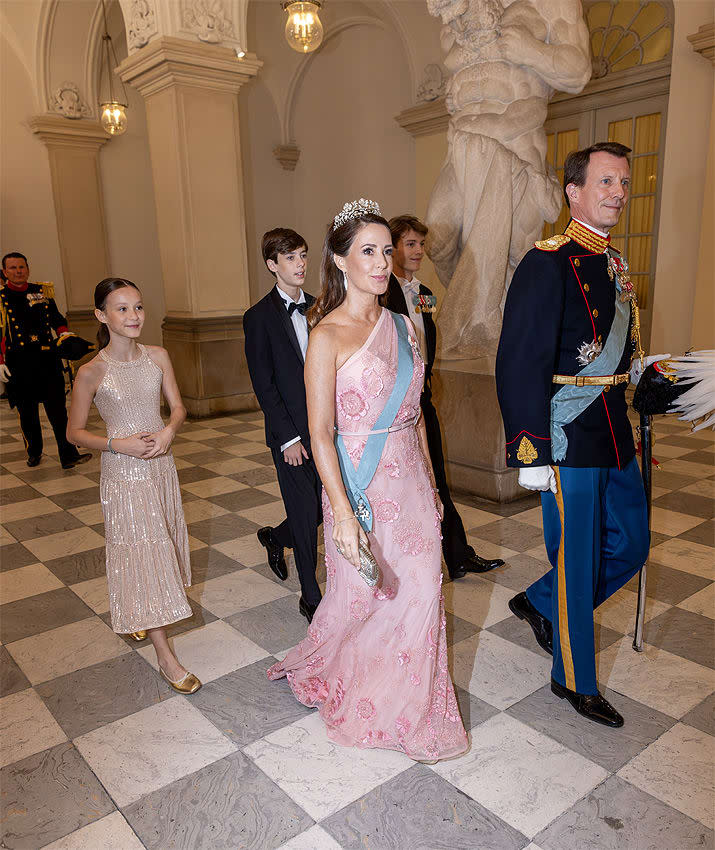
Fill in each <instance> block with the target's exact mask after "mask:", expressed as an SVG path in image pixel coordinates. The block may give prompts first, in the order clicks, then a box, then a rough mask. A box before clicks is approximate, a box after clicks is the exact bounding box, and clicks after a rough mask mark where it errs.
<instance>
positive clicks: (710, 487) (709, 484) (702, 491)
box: [680, 478, 715, 499]
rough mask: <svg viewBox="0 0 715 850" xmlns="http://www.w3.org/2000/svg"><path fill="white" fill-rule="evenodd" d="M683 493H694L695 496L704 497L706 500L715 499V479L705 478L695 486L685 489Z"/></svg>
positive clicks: (691, 485)
mask: <svg viewBox="0 0 715 850" xmlns="http://www.w3.org/2000/svg"><path fill="white" fill-rule="evenodd" d="M680 492H681V493H692V494H693V495H694V496H704V497H705V498H706V499H715V478H703V480H702V481H696V482H695V483H694V484H688V486H687V487H683V488H682V489H681V491H680Z"/></svg>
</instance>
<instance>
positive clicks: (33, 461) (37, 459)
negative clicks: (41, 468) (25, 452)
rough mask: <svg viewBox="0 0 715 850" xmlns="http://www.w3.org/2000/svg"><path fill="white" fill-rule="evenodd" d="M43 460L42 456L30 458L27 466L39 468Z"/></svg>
mask: <svg viewBox="0 0 715 850" xmlns="http://www.w3.org/2000/svg"><path fill="white" fill-rule="evenodd" d="M41 460H42V455H35V457H28V459H27V465H28V466H38V465H39V463H40V461H41Z"/></svg>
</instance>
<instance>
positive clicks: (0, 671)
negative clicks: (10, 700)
mask: <svg viewBox="0 0 715 850" xmlns="http://www.w3.org/2000/svg"><path fill="white" fill-rule="evenodd" d="M29 687H30V681H29V679H28V678H27V677H26V676H25V674H24V673H23V672H22V670H21V669H20V668H19V667H18V666H17V664H15V661H14V659H13V657H12V656H11V655H10V653H9V652H8V651H7V650H6V649H5V647H4V646H0V697H7V696H10V694H15V693H17V692H18V691H24V690H25V688H29Z"/></svg>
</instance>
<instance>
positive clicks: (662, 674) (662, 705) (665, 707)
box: [597, 637, 715, 717]
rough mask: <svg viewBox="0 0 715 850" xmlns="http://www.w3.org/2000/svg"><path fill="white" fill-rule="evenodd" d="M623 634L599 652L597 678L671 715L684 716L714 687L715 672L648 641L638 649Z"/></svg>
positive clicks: (601, 685)
mask: <svg viewBox="0 0 715 850" xmlns="http://www.w3.org/2000/svg"><path fill="white" fill-rule="evenodd" d="M632 644H633V640H632V638H630V637H624V638H623V639H622V640H620V641H617V642H616V643H614V644H612V645H611V646H609V647H607V648H606V649H604V650H603V651H602V652H600V653H599V654H598V656H597V668H598V682H599V685H600V687H601V689H603V688H605V687H606V686H608V687H609V688H611V689H612V690H614V691H618V693H621V694H625V696H627V697H631V699H634V700H637V701H638V702H642V703H643V704H644V705H649V706H650V707H651V708H655V709H657V710H658V711H662V712H663V713H664V714H667V715H669V716H670V717H682V716H683V715H684V714H686V713H687V712H688V711H690V709H691V708H693V707H694V706H696V705H697V704H698V703H699V702H702V700H704V699H705V697H707V696H709V695H710V694H711V693H712V692H713V690H715V672H713V671H712V670H709V669H708V668H706V667H703V666H702V665H700V664H696V663H695V662H693V661H688V660H687V659H686V658H681V657H680V656H678V655H673V654H672V653H670V652H666V651H665V650H664V649H659V648H658V647H656V646H651V645H650V644H648V643H646V644H644V645H643V652H635V651H634V649H633V646H632Z"/></svg>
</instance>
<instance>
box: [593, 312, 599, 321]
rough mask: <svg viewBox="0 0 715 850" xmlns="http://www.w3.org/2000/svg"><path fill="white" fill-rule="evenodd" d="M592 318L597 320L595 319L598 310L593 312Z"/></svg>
mask: <svg viewBox="0 0 715 850" xmlns="http://www.w3.org/2000/svg"><path fill="white" fill-rule="evenodd" d="M593 318H594V319H597V318H598V310H594V311H593Z"/></svg>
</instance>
